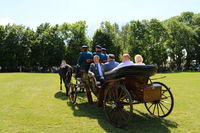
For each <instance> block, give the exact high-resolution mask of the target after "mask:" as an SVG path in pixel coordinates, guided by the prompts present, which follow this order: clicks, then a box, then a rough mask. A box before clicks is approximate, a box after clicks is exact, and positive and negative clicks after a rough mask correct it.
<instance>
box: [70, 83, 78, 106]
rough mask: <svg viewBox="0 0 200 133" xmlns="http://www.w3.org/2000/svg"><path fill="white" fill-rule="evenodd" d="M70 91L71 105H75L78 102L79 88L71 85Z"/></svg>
mask: <svg viewBox="0 0 200 133" xmlns="http://www.w3.org/2000/svg"><path fill="white" fill-rule="evenodd" d="M69 90H70V94H69V99H70V102H71V103H73V104H74V103H75V102H76V98H77V92H76V91H77V88H76V86H75V84H73V83H72V84H70V85H69Z"/></svg>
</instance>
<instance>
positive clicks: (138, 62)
mask: <svg viewBox="0 0 200 133" xmlns="http://www.w3.org/2000/svg"><path fill="white" fill-rule="evenodd" d="M134 65H145V64H144V63H143V58H142V56H141V55H139V54H137V55H136V56H135V63H134Z"/></svg>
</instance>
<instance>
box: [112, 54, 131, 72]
mask: <svg viewBox="0 0 200 133" xmlns="http://www.w3.org/2000/svg"><path fill="white" fill-rule="evenodd" d="M130 58H131V57H130V55H129V54H123V57H122V63H120V64H119V65H118V66H117V67H116V68H119V67H123V66H130V65H134V63H133V62H132V61H131V60H130ZM116 68H115V69H116Z"/></svg>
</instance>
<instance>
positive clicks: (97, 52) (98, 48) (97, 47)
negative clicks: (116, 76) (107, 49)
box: [93, 45, 107, 63]
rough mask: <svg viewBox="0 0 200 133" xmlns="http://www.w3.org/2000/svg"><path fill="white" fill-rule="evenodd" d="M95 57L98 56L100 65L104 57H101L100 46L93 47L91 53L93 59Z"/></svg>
mask: <svg viewBox="0 0 200 133" xmlns="http://www.w3.org/2000/svg"><path fill="white" fill-rule="evenodd" d="M95 55H98V56H99V58H100V62H101V63H102V62H103V61H104V60H103V58H104V55H103V53H102V52H101V46H100V45H96V47H95V52H94V53H93V57H94V56H95ZM106 60H107V59H106Z"/></svg>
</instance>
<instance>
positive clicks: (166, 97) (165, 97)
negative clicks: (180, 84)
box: [161, 95, 171, 99]
mask: <svg viewBox="0 0 200 133" xmlns="http://www.w3.org/2000/svg"><path fill="white" fill-rule="evenodd" d="M170 97H171V96H165V95H164V97H162V98H161V99H168V98H170Z"/></svg>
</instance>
